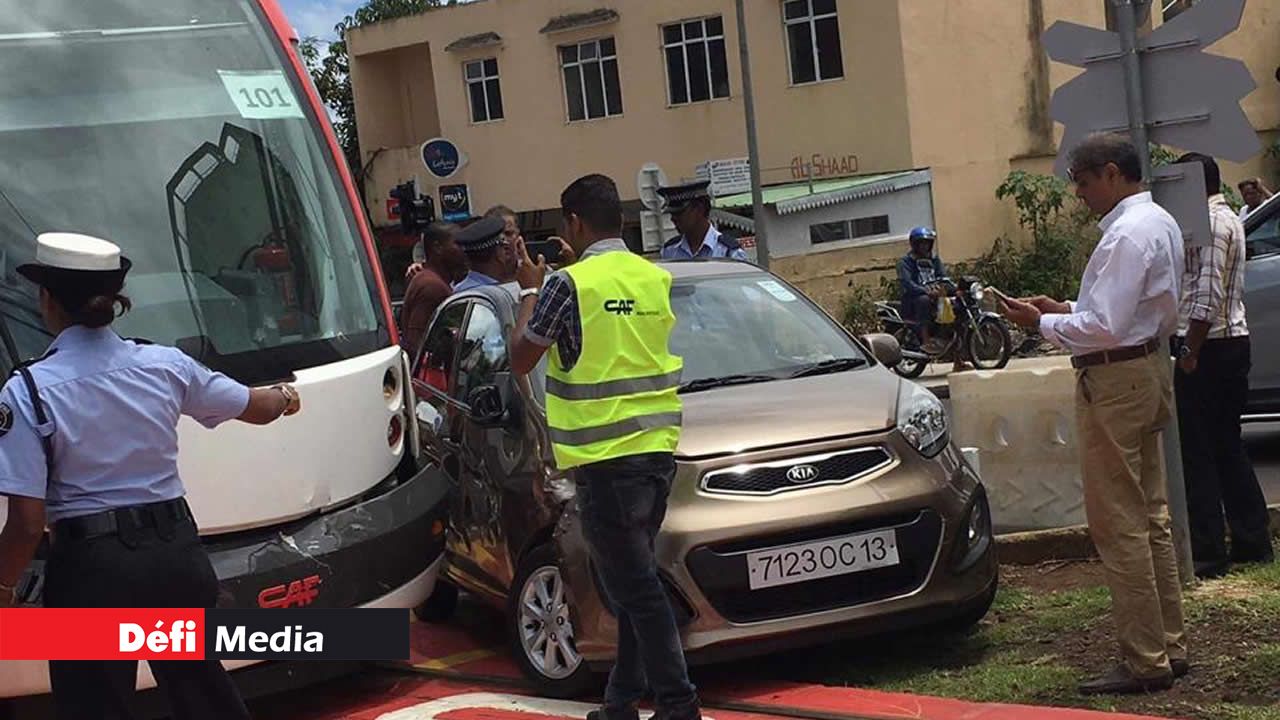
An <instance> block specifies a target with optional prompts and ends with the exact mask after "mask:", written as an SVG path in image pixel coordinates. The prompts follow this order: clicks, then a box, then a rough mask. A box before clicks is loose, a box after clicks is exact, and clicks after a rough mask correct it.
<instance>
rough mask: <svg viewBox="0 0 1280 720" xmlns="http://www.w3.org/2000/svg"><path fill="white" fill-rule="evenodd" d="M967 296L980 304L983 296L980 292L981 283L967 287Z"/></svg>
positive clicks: (981, 291)
mask: <svg viewBox="0 0 1280 720" xmlns="http://www.w3.org/2000/svg"><path fill="white" fill-rule="evenodd" d="M969 294H970V295H971V296H973V299H974V300H976V301H978V302H982V296H983V295H984V294H985V293H984V292H983V290H982V283H979V282H976V283H974V284H972V285H970V286H969Z"/></svg>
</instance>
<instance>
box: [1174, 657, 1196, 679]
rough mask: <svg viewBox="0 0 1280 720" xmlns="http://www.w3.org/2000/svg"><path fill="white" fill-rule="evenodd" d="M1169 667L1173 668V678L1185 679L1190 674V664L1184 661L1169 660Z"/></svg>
mask: <svg viewBox="0 0 1280 720" xmlns="http://www.w3.org/2000/svg"><path fill="white" fill-rule="evenodd" d="M1169 666H1170V667H1172V668H1173V677H1174V678H1180V677H1185V676H1186V674H1187V673H1189V672H1191V663H1190V662H1188V661H1186V660H1170V661H1169Z"/></svg>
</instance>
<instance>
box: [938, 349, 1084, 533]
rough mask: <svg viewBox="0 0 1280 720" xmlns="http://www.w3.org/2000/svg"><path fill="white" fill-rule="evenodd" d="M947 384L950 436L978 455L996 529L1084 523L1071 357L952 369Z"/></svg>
mask: <svg viewBox="0 0 1280 720" xmlns="http://www.w3.org/2000/svg"><path fill="white" fill-rule="evenodd" d="M947 384H948V391H949V394H950V402H951V412H952V423H951V425H952V433H953V435H954V437H955V440H956V444H957V445H959V446H960V447H962V448H974V449H976V450H977V451H978V454H979V455H980V456H981V463H982V475H981V477H982V481H983V484H985V485H986V487H987V494H988V496H989V497H990V500H991V516H992V521H993V523H994V525H995V530H996V532H1000V533H1008V532H1023V531H1032V530H1044V529H1053V528H1065V527H1070V526H1073V525H1081V524H1084V522H1085V516H1084V499H1083V491H1082V489H1081V483H1080V459H1079V455H1078V454H1077V449H1076V448H1077V443H1076V432H1075V409H1074V408H1075V370H1073V369H1072V368H1071V362H1070V359H1069V358H1067V357H1063V356H1057V357H1046V358H1038V359H1036V360H1035V361H1024V362H1021V363H1019V364H1018V366H1017V367H1009V368H1006V369H1004V370H996V371H986V370H976V371H970V372H961V373H953V374H951V375H950V376H948V378H947Z"/></svg>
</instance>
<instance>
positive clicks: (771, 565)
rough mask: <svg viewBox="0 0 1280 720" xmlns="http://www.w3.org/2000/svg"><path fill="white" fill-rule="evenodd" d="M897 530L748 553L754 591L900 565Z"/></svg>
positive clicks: (748, 568) (749, 573)
mask: <svg viewBox="0 0 1280 720" xmlns="http://www.w3.org/2000/svg"><path fill="white" fill-rule="evenodd" d="M899 562H900V561H899V559H898V536H897V533H895V532H894V531H893V530H882V531H879V532H869V533H859V534H857V535H845V536H844V537H838V538H832V539H830V540H819V541H817V542H811V543H802V544H798V545H786V546H783V547H776V548H769V549H768V550H759V551H756V552H753V553H747V574H748V576H749V580H750V583H751V589H752V590H759V589H760V588H767V587H775V586H778V585H789V584H791V583H799V582H807V581H809V580H818V579H820V578H825V577H832V576H834V575H847V574H849V573H856V572H863V571H865V570H874V569H876V568H882V567H890V566H893V565H897V564H898V563H899Z"/></svg>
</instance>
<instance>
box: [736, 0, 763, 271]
mask: <svg viewBox="0 0 1280 720" xmlns="http://www.w3.org/2000/svg"><path fill="white" fill-rule="evenodd" d="M742 5H743V0H737V12H738V54H739V62H740V64H741V65H742V105H743V111H744V112H743V114H744V115H745V116H746V123H747V161H748V163H749V164H750V165H751V215H752V219H753V221H754V223H755V227H756V258H757V262H758V263H759V265H760V267H762V268H764V269H765V270H768V269H769V241H768V238H767V237H766V232H765V227H764V226H765V218H764V193H763V192H762V191H761V189H760V147H759V144H758V142H757V140H756V101H755V93H754V92H753V91H752V88H751V51H750V50H748V48H747V14H746V11H745V10H743V7H742Z"/></svg>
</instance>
